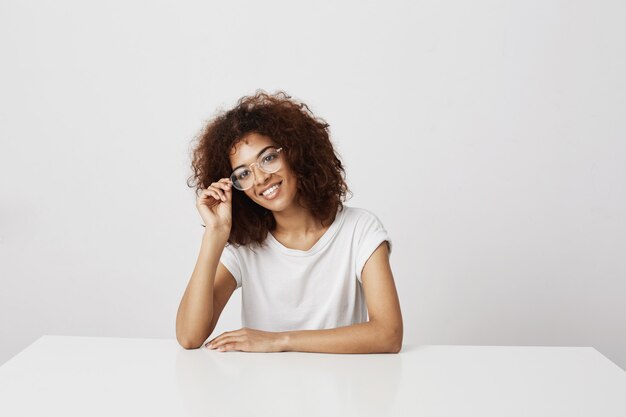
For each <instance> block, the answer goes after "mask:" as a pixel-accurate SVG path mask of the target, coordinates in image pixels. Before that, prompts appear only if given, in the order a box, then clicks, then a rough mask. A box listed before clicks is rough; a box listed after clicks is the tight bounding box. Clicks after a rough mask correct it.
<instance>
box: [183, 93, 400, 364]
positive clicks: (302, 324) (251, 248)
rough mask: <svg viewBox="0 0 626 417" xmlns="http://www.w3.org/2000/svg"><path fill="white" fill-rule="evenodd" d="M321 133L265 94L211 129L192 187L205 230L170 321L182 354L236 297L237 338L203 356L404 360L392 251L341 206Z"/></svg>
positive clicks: (231, 335)
mask: <svg viewBox="0 0 626 417" xmlns="http://www.w3.org/2000/svg"><path fill="white" fill-rule="evenodd" d="M328 127H329V125H328V124H327V123H325V122H324V121H323V120H321V119H319V118H316V117H314V116H313V115H312V113H311V112H310V110H309V108H308V106H307V105H306V104H304V103H297V102H296V101H295V100H292V99H291V97H290V96H288V95H287V94H285V93H284V92H278V93H277V94H275V95H270V94H267V93H265V92H263V91H261V90H260V91H257V93H256V94H255V95H254V96H250V97H242V98H241V99H240V100H239V101H238V103H237V106H235V107H234V108H233V109H231V110H229V111H227V112H224V113H222V114H220V115H219V116H218V117H216V118H215V119H213V120H211V121H210V122H209V123H208V124H207V126H206V128H205V129H204V131H203V132H202V134H201V135H200V137H199V140H198V144H197V146H196V147H195V149H194V151H193V162H192V168H193V172H194V174H193V176H192V177H190V180H193V181H192V184H189V183H188V185H189V186H190V187H192V186H195V188H196V195H197V197H198V198H197V202H196V207H197V209H198V211H199V213H200V216H201V217H202V220H203V222H204V224H203V226H205V230H204V235H203V238H202V245H201V249H200V254H199V256H198V260H197V263H196V266H195V268H194V271H193V273H192V276H191V278H190V281H189V284H188V286H187V289H186V290H185V293H184V295H183V297H182V300H181V303H180V306H179V309H178V314H177V317H176V338H177V340H178V342H179V343H180V344H181V345H182V346H183V347H184V348H186V349H192V348H198V347H200V346H202V344H203V342H205V341H206V339H207V338H208V337H209V336H210V335H211V334H212V332H213V330H214V329H215V326H216V324H217V321H218V319H219V317H220V314H221V313H222V311H223V309H224V306H225V305H226V303H227V302H228V300H229V299H230V296H231V295H232V294H233V292H234V291H235V290H236V289H237V288H239V287H241V288H242V324H243V326H244V327H243V328H241V329H239V330H236V331H230V332H225V333H223V334H221V335H219V336H217V337H215V338H213V339H212V340H210V341H209V343H206V344H205V345H204V346H205V347H207V348H210V349H217V350H220V351H234V350H238V351H247V352H281V351H300V352H322V353H384V352H389V353H397V352H399V351H400V349H401V346H402V335H403V324H402V315H401V311H400V303H399V300H398V296H397V292H396V288H395V284H394V280H393V275H392V272H391V267H390V265H389V254H390V253H391V240H390V239H389V236H388V235H387V232H386V230H385V228H384V227H383V225H382V224H381V222H380V220H379V219H378V217H376V215H374V214H373V213H372V212H370V211H368V210H365V209H361V208H355V207H348V206H345V205H343V204H342V201H345V195H346V192H349V190H348V187H347V185H346V183H345V181H344V179H343V176H345V171H344V168H343V165H342V163H341V161H340V160H339V158H338V157H337V156H336V153H335V150H334V149H333V146H332V144H331V141H330V138H329V132H328ZM342 174H343V176H342ZM233 188H234V189H233ZM385 242H387V244H385ZM366 307H367V308H366ZM368 313H369V321H368V320H367V315H368Z"/></svg>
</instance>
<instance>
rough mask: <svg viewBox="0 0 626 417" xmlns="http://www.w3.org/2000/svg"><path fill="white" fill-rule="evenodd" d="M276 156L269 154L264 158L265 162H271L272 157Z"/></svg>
mask: <svg viewBox="0 0 626 417" xmlns="http://www.w3.org/2000/svg"><path fill="white" fill-rule="evenodd" d="M275 157H276V155H274V154H271V155H267V156H266V157H265V158H263V160H264V161H265V162H270V161H271V160H272V159H274V158H275Z"/></svg>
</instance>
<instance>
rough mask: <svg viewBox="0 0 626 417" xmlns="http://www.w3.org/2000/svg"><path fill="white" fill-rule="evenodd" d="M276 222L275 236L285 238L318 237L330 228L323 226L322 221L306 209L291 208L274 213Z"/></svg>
mask: <svg viewBox="0 0 626 417" xmlns="http://www.w3.org/2000/svg"><path fill="white" fill-rule="evenodd" d="M272 214H273V215H274V219H275V220H276V228H275V229H274V230H273V231H272V233H273V234H274V235H279V236H284V237H305V236H310V235H316V234H318V233H319V232H320V231H321V230H324V229H326V228H328V227H329V225H326V226H322V222H321V220H319V219H317V218H316V217H315V216H313V214H311V212H310V211H309V210H307V209H306V208H304V207H290V208H289V209H286V210H283V211H278V212H272Z"/></svg>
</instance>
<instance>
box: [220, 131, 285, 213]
mask: <svg viewBox="0 0 626 417" xmlns="http://www.w3.org/2000/svg"><path fill="white" fill-rule="evenodd" d="M268 146H275V147H277V148H278V147H279V146H278V145H277V144H276V143H274V141H272V140H271V139H270V138H269V137H267V136H264V135H260V134H258V133H249V134H247V135H246V136H244V138H243V139H242V140H241V141H240V142H239V143H237V145H235V146H234V147H233V149H232V150H231V154H230V166H231V169H232V170H233V171H234V170H235V169H237V168H238V167H240V166H244V167H246V168H249V169H251V171H252V176H253V180H254V183H253V185H252V187H250V188H248V189H247V190H244V191H240V190H237V189H235V188H234V187H233V192H244V193H246V195H247V196H248V197H250V199H252V201H254V202H255V203H257V204H259V205H260V206H262V207H265V208H266V209H268V210H271V211H282V210H284V209H285V208H287V207H289V206H290V205H291V204H293V203H294V201H295V197H296V194H297V187H296V186H297V178H296V176H295V174H294V173H293V172H292V171H291V168H290V167H289V166H288V163H287V161H286V159H285V157H284V155H283V154H282V152H284V149H283V151H282V152H281V153H280V154H279V155H280V158H281V162H282V165H281V167H280V169H279V170H278V171H276V172H274V173H272V174H268V173H267V172H265V171H263V170H262V169H260V168H259V166H258V164H255V165H253V166H252V168H250V164H253V163H255V162H258V159H259V156H260V155H261V154H262V153H263V152H264V151H265V149H266V147H268ZM279 183H280V185H279V186H278V189H277V190H276V191H275V192H274V193H273V194H270V195H268V196H265V195H263V194H262V193H263V191H265V190H267V189H268V188H269V187H272V186H273V185H274V184H279Z"/></svg>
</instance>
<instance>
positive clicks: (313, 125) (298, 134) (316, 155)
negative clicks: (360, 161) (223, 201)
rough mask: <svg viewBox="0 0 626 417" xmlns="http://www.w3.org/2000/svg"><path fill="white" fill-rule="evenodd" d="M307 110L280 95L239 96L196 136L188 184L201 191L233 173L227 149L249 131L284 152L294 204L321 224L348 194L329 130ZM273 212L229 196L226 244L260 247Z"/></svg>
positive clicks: (242, 195) (270, 226) (272, 221)
mask: <svg viewBox="0 0 626 417" xmlns="http://www.w3.org/2000/svg"><path fill="white" fill-rule="evenodd" d="M329 126H330V125H329V124H328V123H326V122H325V121H324V120H323V119H321V118H318V117H315V116H314V115H313V113H312V112H311V110H310V109H309V107H308V106H307V105H306V104H304V103H302V102H298V101H296V100H294V99H292V98H291V96H289V95H288V94H287V93H285V92H284V91H278V92H277V93H276V94H268V93H267V92H265V91H263V90H257V91H256V93H255V94H254V95H252V96H244V97H242V98H240V99H239V100H238V102H237V105H236V106H235V107H234V108H232V109H231V110H228V111H223V110H222V111H220V112H218V114H217V116H215V117H214V118H213V119H211V120H209V121H208V123H207V124H206V126H205V127H204V129H203V130H202V131H201V133H200V134H199V135H198V136H196V138H195V140H196V142H197V143H196V144H195V146H194V147H193V150H192V155H191V158H192V162H191V168H192V170H193V174H192V175H191V176H190V177H189V178H188V180H187V185H188V186H189V187H191V188H193V187H195V188H196V196H198V192H199V191H200V190H202V189H205V188H207V187H208V186H209V185H211V184H212V183H213V182H216V181H218V180H219V179H221V178H228V177H229V176H230V175H231V173H232V168H231V165H230V159H229V155H230V152H231V149H232V148H233V147H234V146H235V145H236V144H237V143H239V142H240V141H241V140H243V139H244V138H245V136H246V135H247V134H249V133H253V132H254V133H257V134H260V135H264V136H268V137H270V138H271V139H272V140H273V141H274V142H275V143H276V144H278V146H279V147H280V146H282V147H284V148H285V150H286V151H285V152H284V157H285V160H286V161H287V163H288V165H289V167H290V168H291V170H292V171H293V172H294V174H295V176H296V178H297V190H298V191H297V203H298V204H299V205H301V206H302V207H305V208H307V209H308V210H309V211H310V212H311V214H312V215H313V216H314V217H315V218H317V219H319V220H321V222H322V225H324V221H326V220H330V219H332V218H334V216H335V215H336V213H337V210H340V211H341V210H343V204H342V202H343V201H346V195H347V194H348V193H349V194H352V192H351V191H350V190H349V189H348V186H347V184H346V182H345V175H346V173H345V169H344V167H343V165H342V163H341V160H340V159H339V157H338V154H337V152H336V151H335V149H334V148H333V146H332V143H331V140H330V137H329V130H328V127H329ZM270 213H271V212H270V211H269V210H267V209H265V208H264V207H262V206H261V205H259V204H257V203H256V202H254V201H253V200H252V199H250V197H248V196H247V195H246V194H245V193H240V192H233V194H232V217H233V221H232V226H231V231H230V236H229V237H228V243H229V244H232V243H234V244H237V245H247V244H249V243H252V242H256V243H258V244H261V245H262V244H263V242H264V240H265V239H266V237H267V234H268V232H269V231H271V230H274V228H275V227H276V221H275V219H274V216H273V215H271V214H270Z"/></svg>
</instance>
